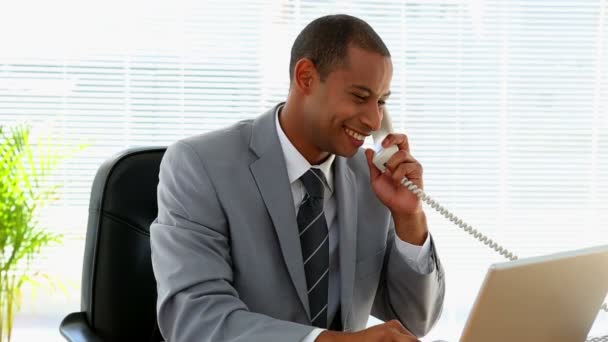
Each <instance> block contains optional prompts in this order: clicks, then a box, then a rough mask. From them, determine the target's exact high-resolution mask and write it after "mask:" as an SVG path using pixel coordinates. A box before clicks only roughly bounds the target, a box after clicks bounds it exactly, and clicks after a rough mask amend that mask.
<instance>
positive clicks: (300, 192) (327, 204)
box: [275, 106, 431, 342]
mask: <svg viewBox="0 0 608 342" xmlns="http://www.w3.org/2000/svg"><path fill="white" fill-rule="evenodd" d="M282 109H283V107H282V106H279V107H278V108H277V112H276V115H275V122H276V128H277V133H278V135H279V141H280V143H281V148H282V150H283V155H284V157H285V164H286V165H287V175H288V176H289V183H290V184H291V193H292V195H293V202H294V207H295V209H296V216H297V213H298V210H299V209H300V204H301V203H302V200H303V199H304V195H305V194H306V190H305V188H304V185H303V184H302V181H300V177H301V176H302V175H304V174H305V173H306V172H307V171H308V169H310V168H311V167H314V168H318V169H320V170H321V171H322V172H323V174H324V175H325V180H326V183H325V195H324V199H323V211H324V212H325V220H326V221H327V227H328V229H329V292H328V301H329V303H328V306H327V324H328V326H329V324H330V323H331V322H332V321H333V319H334V316H335V314H336V312H337V311H338V305H339V304H340V263H339V262H338V260H339V258H338V254H337V253H338V240H339V229H338V222H337V219H336V197H335V195H334V177H333V167H332V166H333V162H334V159H335V155H333V154H332V155H331V156H329V158H327V160H325V161H324V162H323V163H321V164H319V165H310V163H309V162H308V161H307V160H306V158H304V156H302V154H301V153H300V152H299V151H298V150H297V149H296V148H295V146H293V144H292V143H291V141H290V140H289V138H287V136H286V135H285V132H284V131H283V128H282V127H281V124H280V123H279V113H280V111H281V110H282ZM429 236H430V235H429ZM429 236H427V239H426V241H425V242H424V244H423V245H422V246H416V245H412V244H409V243H407V242H405V241H402V240H400V239H399V238H396V239H395V244H396V246H397V249H398V250H399V252H401V254H402V255H403V256H404V258H405V260H406V262H407V263H408V264H409V266H410V267H412V269H414V270H416V271H418V273H420V274H428V273H430V271H431V267H430V261H431V260H430V237H429ZM323 330H324V329H319V328H317V329H315V330H313V331H312V332H311V333H310V334H308V335H307V336H306V337H305V338H304V339H303V340H302V342H313V341H315V339H316V338H317V336H319V334H321V333H322V332H323Z"/></svg>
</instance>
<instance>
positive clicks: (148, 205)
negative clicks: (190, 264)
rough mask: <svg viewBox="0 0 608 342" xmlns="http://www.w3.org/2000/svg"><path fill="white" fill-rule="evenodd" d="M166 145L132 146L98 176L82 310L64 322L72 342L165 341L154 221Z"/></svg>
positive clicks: (63, 330) (62, 327)
mask: <svg viewBox="0 0 608 342" xmlns="http://www.w3.org/2000/svg"><path fill="white" fill-rule="evenodd" d="M164 153H165V148H164V147H157V148H133V149H128V150H126V151H124V152H122V153H120V154H118V155H116V156H114V157H113V158H111V159H109V160H107V161H106V162H105V163H103V165H101V167H100V168H99V170H98V171H97V175H96V176H95V180H94V181H93V187H92V191H91V200H90V203H89V220H88V226H87V237H86V245H85V252H84V264H83V274H82V290H81V309H82V312H75V313H71V314H69V315H68V316H67V317H65V318H64V319H63V321H62V322H61V325H60V328H59V330H60V332H61V334H62V335H63V336H64V337H65V338H66V339H67V340H68V341H71V342H81V341H82V342H84V341H86V342H90V341H127V340H128V341H150V342H157V341H162V336H161V334H160V331H159V330H158V325H157V321H156V281H155V279H154V275H153V273H152V264H151V258H150V230H149V228H150V223H151V222H152V221H153V220H154V219H155V218H156V215H157V214H158V207H157V203H156V187H157V185H158V173H159V166H160V161H161V159H162V157H163V154H164Z"/></svg>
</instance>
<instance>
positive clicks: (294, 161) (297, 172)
mask: <svg viewBox="0 0 608 342" xmlns="http://www.w3.org/2000/svg"><path fill="white" fill-rule="evenodd" d="M282 109H283V106H282V105H281V106H278V107H277V110H276V112H275V115H274V116H275V125H276V128H277V134H278V135H279V142H280V143H281V149H282V150H283V156H284V157H285V164H287V175H288V176H289V183H290V184H293V182H295V181H297V180H298V179H300V177H302V175H303V174H305V173H306V172H307V171H308V169H310V168H311V167H314V168H317V169H319V170H321V172H323V175H324V176H325V181H326V184H325V186H326V187H327V188H328V189H329V191H330V193H331V192H333V190H334V177H333V168H332V165H333V163H334V159H336V155H335V154H331V155H330V156H329V157H328V158H327V159H326V160H325V161H324V162H323V163H321V164H319V165H310V163H309V162H308V160H306V158H304V156H303V155H302V154H301V153H300V151H298V150H297V149H296V147H295V146H293V144H292V143H291V141H290V140H289V138H287V135H285V132H284V131H283V128H282V127H281V123H280V122H279V113H280V112H281V110H282Z"/></svg>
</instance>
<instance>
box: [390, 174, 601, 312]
mask: <svg viewBox="0 0 608 342" xmlns="http://www.w3.org/2000/svg"><path fill="white" fill-rule="evenodd" d="M401 184H403V185H404V186H405V187H406V188H408V189H409V190H410V191H411V192H413V193H414V194H415V195H416V196H418V198H420V200H421V201H423V202H425V203H427V204H428V205H429V206H431V208H433V209H435V210H437V211H438V212H439V213H440V214H441V215H443V216H444V217H445V218H447V219H448V220H450V221H451V222H453V223H454V224H455V225H457V226H458V227H459V228H461V229H462V230H464V231H465V232H467V233H469V234H470V235H471V236H473V237H474V238H476V239H477V240H479V241H481V242H483V243H484V244H485V245H486V246H488V247H490V248H492V249H493V250H495V251H496V252H498V254H500V255H502V256H504V257H505V258H507V259H509V260H511V261H513V260H517V256H516V255H515V254H513V253H512V252H510V251H509V250H508V249H506V248H504V247H502V246H500V245H499V244H498V243H496V242H495V241H494V240H492V239H491V238H489V237H487V236H485V235H483V234H482V233H480V232H479V231H478V230H477V229H475V228H473V227H471V226H470V225H469V224H467V223H465V222H464V221H463V220H462V219H460V218H458V216H456V215H454V214H452V213H451V212H450V211H449V210H447V209H446V208H445V207H444V206H442V205H441V204H439V203H437V202H436V201H435V200H433V199H432V198H431V197H430V196H429V195H427V194H426V193H425V192H424V191H423V190H422V189H420V188H418V186H417V185H416V184H414V182H412V181H410V180H409V179H407V177H403V181H401ZM601 309H602V310H604V311H606V312H608V304H606V303H604V304H603V305H602V307H601Z"/></svg>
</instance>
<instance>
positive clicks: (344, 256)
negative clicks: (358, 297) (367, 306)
mask: <svg viewBox="0 0 608 342" xmlns="http://www.w3.org/2000/svg"><path fill="white" fill-rule="evenodd" d="M335 163H336V165H335V167H336V168H335V171H336V172H335V175H334V179H335V183H336V186H335V191H336V204H337V208H338V225H339V229H340V246H339V249H340V253H339V254H340V284H341V285H340V303H341V311H342V324H343V327H344V329H349V328H350V327H349V325H348V318H349V315H350V312H351V308H352V304H353V286H354V282H355V259H356V256H357V255H356V253H357V251H356V248H357V244H356V237H357V212H358V210H357V192H356V186H355V175H354V173H353V171H352V170H351V169H350V167H349V166H348V164H347V163H346V159H345V158H343V157H336V160H335Z"/></svg>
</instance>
